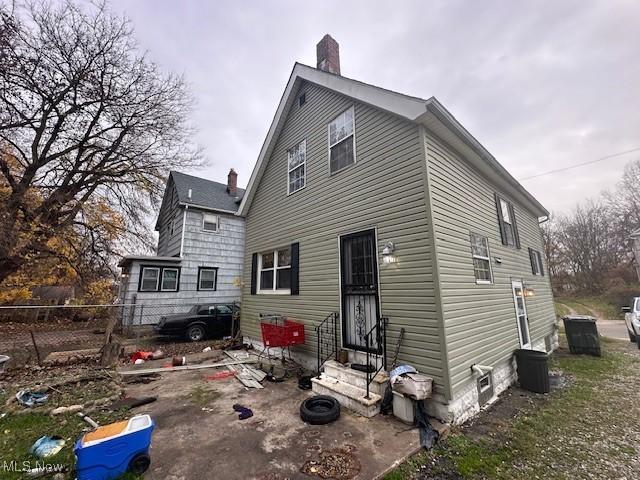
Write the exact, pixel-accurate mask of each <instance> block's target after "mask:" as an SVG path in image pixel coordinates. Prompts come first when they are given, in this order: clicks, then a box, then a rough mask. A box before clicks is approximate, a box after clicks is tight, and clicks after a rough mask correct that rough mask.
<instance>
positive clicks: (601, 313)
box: [555, 296, 624, 320]
mask: <svg viewBox="0 0 640 480" xmlns="http://www.w3.org/2000/svg"><path fill="white" fill-rule="evenodd" d="M555 302H556V313H557V312H558V304H560V305H563V306H567V307H570V308H572V309H573V310H575V311H576V312H577V313H578V314H579V315H592V316H595V317H598V318H604V319H607V320H624V313H622V312H621V311H620V309H619V308H618V307H617V306H616V305H614V304H612V303H609V301H607V299H606V298H605V297H602V296H590V297H584V296H581V297H573V296H571V297H556V299H555ZM560 308H562V307H560ZM564 310H566V309H564ZM567 313H569V312H568V311H567V312H566V313H565V315H566V314H567Z"/></svg>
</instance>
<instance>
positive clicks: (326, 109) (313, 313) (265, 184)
mask: <svg viewBox="0 0 640 480" xmlns="http://www.w3.org/2000/svg"><path fill="white" fill-rule="evenodd" d="M317 50H318V63H317V68H312V67H309V66H306V65H301V64H299V63H296V64H295V65H294V67H293V71H292V73H291V76H290V78H289V81H288V83H287V85H286V88H285V91H284V94H283V96H282V99H281V101H280V104H279V105H278V108H277V111H276V114H275V117H274V119H273V122H272V124H271V126H270V128H269V131H268V134H267V138H266V140H265V142H264V145H263V147H262V150H261V151H260V154H259V157H258V160H257V163H256V165H255V168H254V170H253V173H252V175H251V178H250V180H249V184H248V187H247V191H246V192H245V195H244V197H243V200H242V203H241V205H240V209H239V212H238V214H239V215H241V216H243V217H245V220H246V244H245V256H244V274H243V279H244V281H243V287H242V312H243V313H242V330H243V333H244V334H245V336H248V337H250V339H251V340H252V341H254V342H256V343H259V342H260V338H261V336H260V325H259V324H260V319H259V314H260V313H267V312H277V313H281V314H283V315H284V316H286V317H288V318H291V319H294V320H297V321H299V322H303V323H304V324H305V325H306V339H307V340H306V343H305V345H304V346H303V347H301V348H296V349H295V350H294V352H295V353H296V354H297V355H298V358H299V359H300V360H302V361H304V360H305V359H306V360H308V361H309V364H310V365H314V363H313V362H314V361H315V359H316V348H317V342H318V338H317V337H316V335H315V334H314V327H316V326H317V325H319V324H320V323H321V322H322V321H323V320H324V319H325V318H327V316H328V315H330V314H332V312H335V313H336V314H337V318H339V333H338V335H337V343H338V348H340V349H344V350H347V351H348V352H349V355H350V358H351V359H352V360H357V361H359V362H361V363H362V361H363V358H362V354H361V353H362V352H363V351H364V350H365V348H366V345H365V337H366V333H367V332H370V331H371V329H372V328H373V327H375V326H376V324H379V323H380V319H381V318H382V317H384V318H386V319H388V323H387V327H386V344H385V345H384V347H385V348H384V350H382V348H381V347H382V346H381V345H377V344H376V345H374V344H375V343H376V342H375V337H374V342H373V343H370V346H369V348H370V349H372V348H373V350H374V352H373V353H374V354H378V353H379V352H380V351H383V352H384V353H383V355H384V354H386V355H387V356H389V355H391V354H392V350H393V347H394V346H395V345H396V342H397V341H398V339H399V335H400V331H401V329H403V330H404V332H405V334H404V338H403V339H402V342H401V343H400V350H399V352H400V353H399V361H400V363H406V364H410V365H412V366H414V367H415V368H417V369H418V370H419V371H420V372H422V373H424V374H427V375H429V376H431V377H432V378H433V379H434V389H435V391H434V396H433V398H432V399H431V401H429V402H428V408H429V410H430V412H431V413H432V414H434V415H436V416H437V417H439V418H442V419H445V420H448V421H461V420H463V419H464V418H466V417H467V416H469V415H471V414H473V413H474V412H476V411H477V410H478V409H479V408H480V406H481V405H482V404H484V403H486V402H489V401H491V399H492V398H495V395H497V394H499V393H500V392H501V391H503V390H504V389H505V388H506V387H507V386H508V385H509V384H511V383H512V382H513V381H514V378H515V370H514V356H513V353H514V350H515V349H519V348H535V349H539V350H546V351H550V350H551V349H553V348H554V346H555V345H556V342H557V340H556V333H555V324H554V322H555V315H554V308H553V299H552V293H551V286H550V282H549V277H548V276H547V275H545V265H544V264H543V261H542V254H541V252H542V251H543V245H542V237H541V231H540V228H539V221H540V220H541V219H543V218H544V217H546V216H547V215H548V212H547V210H546V209H545V208H544V207H543V206H542V205H541V204H540V203H539V202H538V201H537V200H536V199H535V198H534V197H533V196H532V195H531V194H530V193H529V192H527V191H526V190H525V189H524V188H523V187H522V186H521V185H520V184H519V183H518V182H517V181H516V180H515V179H514V178H513V177H512V176H511V175H510V174H509V172H507V171H506V170H505V168H504V167H503V166H502V165H500V163H498V161H497V160H496V159H495V158H494V157H493V156H492V155H491V153H489V152H488V151H487V150H486V149H485V148H484V147H483V146H482V145H481V144H480V143H479V142H478V141H477V140H476V139H475V138H474V137H473V136H472V135H471V134H470V133H469V132H468V131H467V130H466V129H465V128H464V127H463V126H462V125H461V124H460V123H459V122H458V121H457V120H456V119H455V118H454V116H453V115H452V114H451V113H450V112H449V111H447V110H446V109H445V108H444V106H443V105H442V104H441V103H440V102H439V101H438V100H436V99H435V98H433V97H432V98H429V99H426V100H425V99H421V98H416V97H411V96H407V95H403V94H400V93H396V92H394V91H390V90H385V89H382V88H378V87H375V86H372V85H369V84H366V83H362V82H359V81H356V80H352V79H349V78H346V77H343V76H341V74H340V59H339V52H338V44H337V43H336V42H335V40H333V39H332V38H331V37H330V36H328V35H327V36H325V37H324V38H323V39H322V41H321V42H320V43H319V44H318V48H317ZM369 339H371V337H369ZM387 347H389V348H387ZM474 365H475V366H476V368H472V367H473V366H474ZM479 366H480V368H477V367H479ZM314 381H316V380H314ZM319 381H320V382H321V381H322V379H320V380H319ZM326 387H327V388H329V389H330V388H331V386H326ZM351 391H353V390H351ZM359 394H360V395H362V392H360V393H359ZM354 395H355V394H354ZM356 400H357V399H356Z"/></svg>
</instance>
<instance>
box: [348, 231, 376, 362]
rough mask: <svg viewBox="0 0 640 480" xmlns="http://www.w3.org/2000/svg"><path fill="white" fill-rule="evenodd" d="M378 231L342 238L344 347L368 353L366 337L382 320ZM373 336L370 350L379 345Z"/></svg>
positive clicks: (374, 350) (373, 350) (374, 349)
mask: <svg viewBox="0 0 640 480" xmlns="http://www.w3.org/2000/svg"><path fill="white" fill-rule="evenodd" d="M377 257H378V255H377V250H376V232H375V230H366V231H363V232H358V233H353V234H351V235H345V236H342V237H340V272H341V274H340V294H341V297H342V345H343V346H344V347H345V348H352V349H354V350H366V343H365V335H366V334H367V333H368V332H369V330H371V328H372V327H373V326H374V325H375V324H376V322H377V321H378V318H379V317H380V315H379V311H378V259H377ZM375 337H376V335H372V338H371V339H370V344H369V350H370V351H372V352H378V351H379V350H380V345H378V342H377V340H376V338H375Z"/></svg>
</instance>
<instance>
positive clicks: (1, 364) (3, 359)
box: [0, 355, 10, 373]
mask: <svg viewBox="0 0 640 480" xmlns="http://www.w3.org/2000/svg"><path fill="white" fill-rule="evenodd" d="M9 358H10V357H9V356H8V355H0V373H2V372H4V369H5V368H6V366H7V363H8V362H9Z"/></svg>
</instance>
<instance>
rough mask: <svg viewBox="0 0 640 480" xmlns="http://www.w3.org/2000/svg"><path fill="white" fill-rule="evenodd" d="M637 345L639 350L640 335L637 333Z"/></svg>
mask: <svg viewBox="0 0 640 480" xmlns="http://www.w3.org/2000/svg"><path fill="white" fill-rule="evenodd" d="M636 345H638V350H640V335H636Z"/></svg>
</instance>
